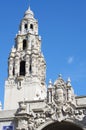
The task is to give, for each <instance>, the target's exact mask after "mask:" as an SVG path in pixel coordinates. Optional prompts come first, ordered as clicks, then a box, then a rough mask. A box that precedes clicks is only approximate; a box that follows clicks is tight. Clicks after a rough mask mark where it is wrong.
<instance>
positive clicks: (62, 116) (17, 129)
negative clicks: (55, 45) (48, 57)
mask: <svg viewBox="0 0 86 130" xmlns="http://www.w3.org/2000/svg"><path fill="white" fill-rule="evenodd" d="M0 107H1V104H0ZM57 129H59V130H75V129H76V130H86V97H85V96H82V97H79V96H76V95H75V93H74V90H73V88H72V85H71V80H70V78H68V80H67V81H64V80H63V78H62V76H61V74H60V75H59V76H58V78H57V80H55V82H54V83H52V82H51V81H49V84H48V85H46V62H45V59H44V56H43V53H42V52H41V36H39V33H38V21H37V20H36V19H35V18H34V13H33V12H32V11H31V9H30V7H29V8H28V10H27V11H26V12H25V14H24V17H23V19H22V20H21V22H20V25H19V31H18V34H16V37H15V45H14V46H13V47H12V50H11V52H10V55H9V58H8V78H7V80H6V81H5V97H4V110H1V111H0V130H57Z"/></svg>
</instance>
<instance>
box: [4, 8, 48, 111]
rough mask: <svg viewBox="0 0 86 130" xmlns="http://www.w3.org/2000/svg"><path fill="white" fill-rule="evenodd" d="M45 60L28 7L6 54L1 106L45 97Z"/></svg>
mask: <svg viewBox="0 0 86 130" xmlns="http://www.w3.org/2000/svg"><path fill="white" fill-rule="evenodd" d="M45 77H46V62H45V59H44V56H43V54H42V52H41V37H40V36H39V35H38V21H37V20H36V19H35V18H34V13H33V12H32V11H31V9H30V7H29V8H28V10H27V11H26V12H25V14H24V17H23V19H22V20H21V23H20V26H19V31H18V34H16V38H15V46H14V47H12V50H11V52H10V55H9V58H8V78H7V80H6V81H5V101H4V109H6V110H10V109H16V108H17V107H18V102H19V101H23V100H27V101H34V100H43V99H45V97H46V85H45Z"/></svg>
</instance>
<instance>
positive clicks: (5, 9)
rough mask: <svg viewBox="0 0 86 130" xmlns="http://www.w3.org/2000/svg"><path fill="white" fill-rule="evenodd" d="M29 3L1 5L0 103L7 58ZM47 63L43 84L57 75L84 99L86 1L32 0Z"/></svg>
mask: <svg viewBox="0 0 86 130" xmlns="http://www.w3.org/2000/svg"><path fill="white" fill-rule="evenodd" d="M28 6H29V0H7V1H6V0H3V1H1V2H0V45H1V46H0V100H1V101H2V102H3V99H4V98H3V97H4V81H5V79H6V78H7V69H8V65H7V64H8V56H9V53H10V50H11V48H12V46H13V45H14V44H15V40H14V38H15V35H16V33H17V32H18V29H19V24H20V21H21V19H22V18H23V15H24V12H25V11H26V10H27V8H28ZM30 6H31V9H32V10H33V12H34V14H35V18H37V19H38V22H39V35H41V36H42V51H43V54H44V56H45V59H46V64H47V75H46V82H47V83H48V80H49V79H52V82H54V81H55V80H56V79H57V77H58V74H59V73H60V74H62V77H63V79H65V80H67V78H68V77H70V78H71V81H72V82H71V84H72V86H73V88H74V90H75V94H76V95H86V0H31V2H30Z"/></svg>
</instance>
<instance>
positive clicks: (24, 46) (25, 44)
mask: <svg viewBox="0 0 86 130" xmlns="http://www.w3.org/2000/svg"><path fill="white" fill-rule="evenodd" d="M26 48H27V40H26V39H24V40H23V50H25V49H26Z"/></svg>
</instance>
